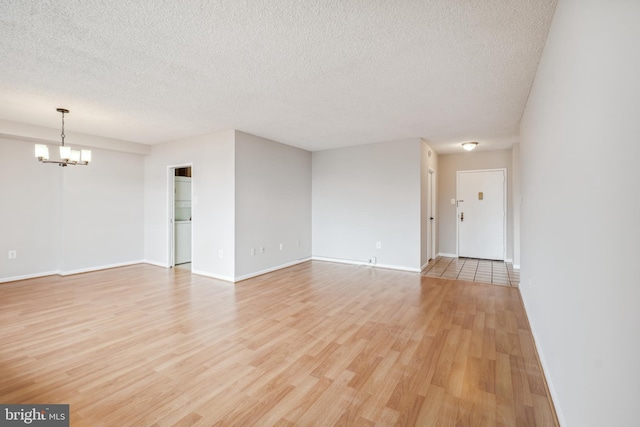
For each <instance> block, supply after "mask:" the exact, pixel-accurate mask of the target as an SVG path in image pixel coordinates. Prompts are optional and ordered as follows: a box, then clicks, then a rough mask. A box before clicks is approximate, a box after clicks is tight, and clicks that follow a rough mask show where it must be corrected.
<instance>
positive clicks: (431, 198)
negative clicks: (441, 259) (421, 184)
mask: <svg viewBox="0 0 640 427" xmlns="http://www.w3.org/2000/svg"><path fill="white" fill-rule="evenodd" d="M427 192H428V194H427V262H428V261H430V260H432V259H435V258H436V220H435V218H436V215H435V212H436V200H437V198H436V171H435V170H434V169H432V168H428V171H427ZM431 218H434V219H433V220H431Z"/></svg>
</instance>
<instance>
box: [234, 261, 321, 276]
mask: <svg viewBox="0 0 640 427" xmlns="http://www.w3.org/2000/svg"><path fill="white" fill-rule="evenodd" d="M307 261H311V257H307V258H301V259H297V260H295V261H291V262H287V263H284V264H280V265H278V266H276V267H270V268H267V269H265V270H260V271H256V272H254V273H249V274H243V275H242V276H236V277H235V279H234V282H241V281H243V280H247V279H251V278H252V277H257V276H262V275H263V274H267V273H271V272H273V271H276V270H282V269H283V268H287V267H292V266H294V265H298V264H302V263H303V262H307Z"/></svg>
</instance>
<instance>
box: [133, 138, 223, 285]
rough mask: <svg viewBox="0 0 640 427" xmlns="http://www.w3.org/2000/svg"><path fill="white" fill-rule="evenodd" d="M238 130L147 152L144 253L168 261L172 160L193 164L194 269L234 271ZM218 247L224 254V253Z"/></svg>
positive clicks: (215, 273)
mask: <svg viewBox="0 0 640 427" xmlns="http://www.w3.org/2000/svg"><path fill="white" fill-rule="evenodd" d="M234 138H235V135H234V131H233V130H229V131H224V132H218V133H214V134H209V135H202V136H198V137H193V138H188V139H184V140H180V141H175V142H170V143H166V144H159V145H154V146H153V147H152V149H151V154H150V155H149V156H147V157H146V158H145V191H144V201H145V220H144V236H145V239H144V240H145V259H146V260H147V261H148V262H151V263H154V264H158V265H163V266H167V265H169V232H170V230H171V228H170V226H169V223H168V218H169V209H170V207H169V194H168V185H169V176H168V170H169V167H170V166H176V165H185V164H191V165H192V193H193V201H192V226H191V232H192V254H191V255H192V262H191V265H192V271H193V272H194V273H198V274H204V275H208V276H212V277H217V278H221V279H224V280H233V277H234V274H235V273H234V262H235V261H234V254H235V246H234V227H235V225H234V221H235V197H234V186H235V183H234V180H235V175H234V174H235V164H234V163H235V154H234V150H235V148H234ZM220 251H222V254H223V257H222V258H220Z"/></svg>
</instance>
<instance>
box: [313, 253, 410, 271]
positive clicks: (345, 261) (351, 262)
mask: <svg viewBox="0 0 640 427" xmlns="http://www.w3.org/2000/svg"><path fill="white" fill-rule="evenodd" d="M311 259H312V260H313V261H324V262H336V263H339V264H349V265H357V266H360V267H376V268H385V269H388V270H399V271H408V272H411V273H420V272H421V271H422V270H421V269H418V268H412V267H405V266H400V265H390V264H369V263H368V262H363V261H355V260H349V259H341V258H326V257H318V256H314V257H311Z"/></svg>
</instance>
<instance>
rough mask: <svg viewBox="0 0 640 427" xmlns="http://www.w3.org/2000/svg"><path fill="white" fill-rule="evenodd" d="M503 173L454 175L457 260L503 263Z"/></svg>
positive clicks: (479, 172) (504, 204) (489, 171)
mask: <svg viewBox="0 0 640 427" xmlns="http://www.w3.org/2000/svg"><path fill="white" fill-rule="evenodd" d="M506 174H507V171H506V169H485V170H472V171H458V172H457V185H456V194H457V221H456V222H457V234H458V248H457V252H458V254H457V255H458V256H459V257H468V258H480V259H492V260H502V261H504V260H505V257H506V227H507V212H506V206H507V203H506V193H507V189H506V185H507V184H506Z"/></svg>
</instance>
